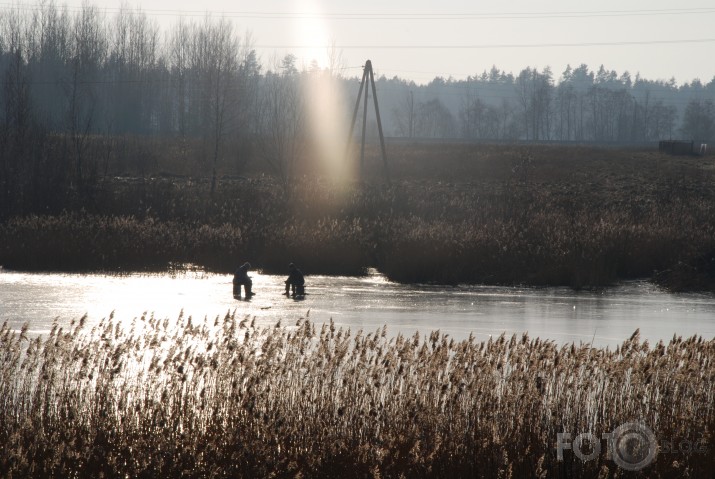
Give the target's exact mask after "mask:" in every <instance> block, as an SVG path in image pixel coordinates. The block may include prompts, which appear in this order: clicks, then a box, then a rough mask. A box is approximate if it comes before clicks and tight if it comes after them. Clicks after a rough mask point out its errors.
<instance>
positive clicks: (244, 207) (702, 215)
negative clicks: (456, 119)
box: [0, 145, 715, 289]
mask: <svg viewBox="0 0 715 479" xmlns="http://www.w3.org/2000/svg"><path fill="white" fill-rule="evenodd" d="M404 148H405V151H404V152H403V153H402V155H401V156H400V155H394V156H393V157H392V158H393V163H392V166H393V172H392V177H393V181H392V183H391V184H390V185H387V184H385V183H384V182H382V181H374V178H373V176H374V173H375V172H372V173H370V171H368V173H370V174H366V177H367V178H368V179H367V180H366V181H354V182H352V183H349V184H340V185H337V184H333V183H331V182H330V181H328V180H326V179H324V178H321V177H319V176H310V177H301V178H297V179H296V180H295V181H293V182H292V183H291V184H290V185H289V186H288V187H285V186H284V185H282V184H281V183H280V182H279V181H278V180H276V179H274V178H271V177H269V176H261V175H257V176H252V177H250V178H245V179H238V178H223V179H222V180H221V182H220V184H219V186H218V188H217V190H216V191H215V192H213V193H211V192H210V183H209V182H208V180H205V179H192V178H176V177H166V176H164V177H155V178H151V179H150V178H134V179H128V178H115V179H111V180H110V179H108V180H107V182H106V183H105V184H104V187H103V188H102V189H100V190H98V191H97V192H96V194H95V195H94V197H93V201H92V202H89V203H87V204H86V205H85V207H84V209H82V210H79V211H74V212H65V213H62V214H59V215H26V216H21V217H16V218H12V219H9V220H7V221H5V222H3V223H0V264H2V265H4V266H5V267H7V268H16V269H58V270H127V269H131V270H137V269H139V270H143V269H151V270H162V269H165V268H167V265H169V264H177V263H193V264H198V265H201V266H204V267H206V268H208V269H212V270H218V271H223V272H228V271H231V270H233V268H235V265H236V264H237V263H238V262H241V261H245V260H250V261H251V263H252V264H254V265H256V266H257V267H259V268H261V269H263V270H264V271H266V272H283V271H284V269H285V265H286V264H287V263H288V262H290V261H296V262H299V263H300V264H301V266H302V268H303V269H304V270H305V271H306V272H307V273H314V274H318V273H323V274H359V273H360V272H361V271H364V270H365V269H366V268H367V267H376V268H378V269H379V270H381V271H382V272H384V273H385V274H386V275H387V276H388V277H389V278H391V279H394V280H399V281H406V282H418V281H419V282H440V283H457V282H486V283H499V284H515V283H519V284H552V285H570V286H574V287H582V286H595V285H607V284H610V283H613V282H615V281H618V280H621V279H628V278H643V277H652V276H653V275H654V273H655V272H660V274H659V275H658V276H657V277H658V279H659V281H661V282H662V283H664V284H667V285H669V286H671V287H674V288H678V286H679V285H680V289H708V288H712V285H713V284H715V274H714V273H712V271H711V269H712V268H709V267H703V264H701V263H703V261H704V260H703V258H704V257H705V256H707V255H710V253H711V252H712V251H715V223H714V222H713V218H715V194H714V193H713V191H714V190H713V189H712V187H711V185H712V182H713V181H715V177H714V175H713V170H712V168H711V167H710V166H709V165H708V164H707V163H706V162H705V160H701V159H676V158H670V157H663V156H660V155H659V154H656V153H649V152H638V151H632V150H589V149H578V148H561V149H559V148H553V147H542V148H533V147H528V148H527V147H506V146H504V147H501V148H499V147H496V146H464V145H461V146H452V147H448V146H441V147H440V149H435V148H436V147H433V146H429V145H427V146H423V147H404ZM377 171H381V170H379V169H378V170H377ZM370 175H373V176H370ZM709 257H712V255H710V256H709ZM706 259H707V258H706ZM714 271H715V270H714Z"/></svg>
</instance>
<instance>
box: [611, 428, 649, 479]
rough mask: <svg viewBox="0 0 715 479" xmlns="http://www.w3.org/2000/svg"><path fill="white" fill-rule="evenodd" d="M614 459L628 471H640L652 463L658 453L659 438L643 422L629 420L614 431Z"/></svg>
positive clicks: (612, 443) (612, 444)
mask: <svg viewBox="0 0 715 479" xmlns="http://www.w3.org/2000/svg"><path fill="white" fill-rule="evenodd" d="M611 447H612V451H611V454H612V455H613V461H614V462H615V463H616V464H618V465H619V466H620V467H622V468H623V469H625V470H627V471H640V470H641V469H643V468H644V467H647V466H648V465H650V464H651V463H652V462H653V461H654V460H655V456H656V455H657V454H658V440H657V439H656V437H655V434H653V431H651V430H650V428H648V426H645V425H643V424H640V423H637V422H627V423H625V424H621V425H620V426H618V427H617V428H616V429H615V430H614V431H613V436H612V442H611Z"/></svg>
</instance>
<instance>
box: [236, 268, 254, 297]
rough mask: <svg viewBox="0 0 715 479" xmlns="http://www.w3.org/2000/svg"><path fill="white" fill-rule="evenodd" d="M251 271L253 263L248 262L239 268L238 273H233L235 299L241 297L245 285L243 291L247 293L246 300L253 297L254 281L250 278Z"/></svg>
mask: <svg viewBox="0 0 715 479" xmlns="http://www.w3.org/2000/svg"><path fill="white" fill-rule="evenodd" d="M249 269H251V263H249V262H246V263H243V264H242V265H241V266H239V267H238V269H236V272H235V273H233V297H234V298H240V297H241V285H243V289H244V290H245V291H246V298H250V297H251V296H253V294H254V293H253V291H251V288H252V287H253V281H252V280H251V278H250V277H249V276H248V270H249Z"/></svg>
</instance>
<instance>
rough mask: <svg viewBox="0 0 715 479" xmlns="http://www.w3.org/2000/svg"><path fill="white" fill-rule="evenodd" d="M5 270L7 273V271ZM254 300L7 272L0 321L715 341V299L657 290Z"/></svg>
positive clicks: (630, 286) (263, 292)
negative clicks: (247, 322) (249, 320)
mask: <svg viewBox="0 0 715 479" xmlns="http://www.w3.org/2000/svg"><path fill="white" fill-rule="evenodd" d="M0 271H2V270H0ZM251 276H252V278H253V290H254V292H255V293H256V295H255V296H254V297H253V298H252V299H251V300H250V301H245V300H236V299H234V298H233V295H232V284H231V276H230V275H216V274H206V273H181V274H178V275H169V274H162V275H148V274H131V275H122V276H118V275H100V274H89V275H80V274H54V273H53V274H42V273H18V272H12V271H2V272H0V323H2V322H4V321H8V322H9V324H10V325H11V327H12V328H14V329H19V328H20V327H21V326H22V324H23V323H25V322H27V323H29V330H30V332H31V333H32V334H43V333H47V332H49V330H50V328H51V326H52V323H53V321H54V319H55V318H58V319H59V321H60V324H63V325H64V324H67V325H68V324H69V323H70V321H71V320H72V319H79V318H80V317H81V316H82V315H84V314H85V313H86V314H87V315H88V322H89V324H92V323H94V322H97V321H99V320H100V319H101V318H103V317H107V316H109V314H110V313H111V312H112V311H114V315H115V318H116V319H117V320H120V321H131V320H132V319H133V318H137V317H140V316H141V315H142V314H144V313H145V312H146V313H148V314H151V313H153V314H154V316H155V317H158V318H162V319H163V318H170V319H171V318H177V317H178V316H179V314H180V312H181V311H182V310H183V311H184V315H185V316H189V315H190V316H193V317H194V318H203V317H205V316H208V317H209V318H210V319H213V318H215V317H216V316H223V315H225V314H226V313H227V312H234V311H235V312H236V315H237V317H243V316H250V317H255V318H256V321H257V323H258V324H266V325H267V324H273V323H275V322H276V321H278V319H281V320H283V323H284V324H288V323H291V322H294V321H295V320H297V319H298V318H300V317H306V316H309V318H310V319H311V320H312V321H313V322H315V323H317V324H320V323H323V322H329V320H330V318H333V320H334V321H335V323H336V325H338V326H342V327H350V328H351V329H352V330H353V331H355V330H357V329H364V330H366V331H374V330H375V329H377V328H378V327H382V326H383V325H385V324H386V325H387V326H388V334H390V335H395V334H397V333H398V332H402V333H403V334H407V335H412V334H414V332H415V331H420V332H421V333H424V334H428V333H429V332H430V331H432V330H436V329H439V330H441V331H442V332H444V333H447V334H449V335H450V336H451V337H453V338H454V339H455V340H460V339H464V338H467V337H468V336H469V334H470V333H473V334H474V336H475V337H476V338H477V339H478V340H485V339H487V338H488V337H489V336H490V335H495V336H496V335H499V334H501V333H502V332H506V333H507V335H511V334H513V333H517V334H521V333H522V332H524V331H528V333H529V335H530V336H531V337H537V336H538V337H541V338H546V339H553V340H554V341H556V342H557V343H560V344H563V343H571V342H575V343H577V344H578V343H579V342H581V341H582V342H585V343H589V342H591V341H593V344H594V345H596V346H609V347H612V348H613V347H615V346H616V345H617V344H619V343H620V342H622V341H623V340H624V339H626V338H627V337H629V336H630V335H631V334H632V333H633V331H634V330H635V329H636V328H640V330H641V338H642V339H648V340H649V341H650V342H651V343H653V342H657V341H658V340H660V339H662V340H664V341H666V342H667V341H668V340H669V339H671V338H672V337H673V334H676V335H682V336H683V337H687V336H691V335H695V334H697V335H702V336H703V337H704V338H706V339H710V338H713V337H715V296H713V295H704V294H671V293H667V292H664V291H662V290H660V289H658V288H657V287H655V286H654V285H652V284H650V283H647V282H629V283H624V284H622V285H619V286H615V287H612V288H607V289H604V290H601V291H597V292H595V291H578V292H577V291H573V290H571V289H569V288H511V287H495V286H457V287H445V286H428V285H402V284H397V283H392V282H389V281H387V280H386V279H385V278H384V277H383V276H381V275H379V274H377V273H374V274H371V275H369V276H366V277H360V278H355V277H330V276H308V277H306V285H307V288H306V291H307V293H308V295H307V296H306V298H305V299H304V300H293V299H290V298H287V297H285V296H283V295H282V294H281V293H282V292H283V290H284V285H283V281H284V280H285V276H272V275H262V274H258V273H255V272H254V273H252V275H251Z"/></svg>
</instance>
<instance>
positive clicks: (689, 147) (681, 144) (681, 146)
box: [658, 140, 707, 155]
mask: <svg viewBox="0 0 715 479" xmlns="http://www.w3.org/2000/svg"><path fill="white" fill-rule="evenodd" d="M658 150H659V151H662V152H665V153H670V154H671V155H704V154H705V152H706V150H707V145H705V143H703V144H700V143H695V142H694V141H681V140H663V141H660V142H659V143H658Z"/></svg>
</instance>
